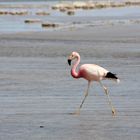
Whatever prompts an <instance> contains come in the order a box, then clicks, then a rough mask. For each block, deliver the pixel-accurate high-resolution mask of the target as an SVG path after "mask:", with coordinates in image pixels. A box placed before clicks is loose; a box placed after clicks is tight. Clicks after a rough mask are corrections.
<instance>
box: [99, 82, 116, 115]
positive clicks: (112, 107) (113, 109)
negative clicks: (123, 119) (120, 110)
mask: <svg viewBox="0 0 140 140" xmlns="http://www.w3.org/2000/svg"><path fill="white" fill-rule="evenodd" d="M99 83H100V85H101V86H102V87H103V89H104V91H105V94H106V95H107V98H108V103H109V105H110V107H111V109H112V115H113V116H115V115H116V110H115V108H114V106H113V104H112V101H111V98H110V96H109V92H108V89H107V87H105V86H104V85H103V84H102V83H101V81H99Z"/></svg>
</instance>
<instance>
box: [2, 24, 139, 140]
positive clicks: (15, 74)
mask: <svg viewBox="0 0 140 140" xmlns="http://www.w3.org/2000/svg"><path fill="white" fill-rule="evenodd" d="M96 30H97V31H98V33H97V32H96ZM132 30H133V31H134V32H132ZM114 31H116V32H115V34H113V33H114ZM117 31H118V32H117ZM136 31H139V27H134V26H132V27H131V26H124V27H122V28H121V29H120V27H119V26H115V27H114V28H113V27H105V26H104V28H103V29H102V28H99V27H98V28H97V29H94V28H91V30H90V29H89V31H87V33H86V31H82V30H81V31H80V32H79V31H65V32H61V31H60V32H54V33H52V32H51V33H50V34H49V35H47V33H46V34H42V33H36V34H37V35H36V36H35V34H34V33H33V34H31V35H30V34H17V35H14V34H13V35H12V36H11V35H9V36H7V35H5V36H4V35H2V36H1V37H0V49H1V52H0V110H1V112H0V139H1V140H3V139H4V140H5V139H6V140H11V139H12V140H17V139H20V140H27V139H30V140H38V139H41V140H42V139H43V140H45V139H49V140H66V139H67V140H91V139H95V140H102V139H103V140H120V139H124V140H139V139H140V133H139V132H140V109H139V108H140V95H139V91H140V87H139V83H140V78H139V77H140V75H139V69H140V48H139V44H140V42H139V36H140V34H139V33H140V32H137V33H136ZM94 32H95V33H94ZM110 32H112V34H110ZM128 32H129V34H128ZM72 33H73V34H74V35H75V36H77V37H75V36H74V35H73V34H72ZM120 33H121V34H120ZM77 34H78V35H77ZM84 36H86V37H87V38H84ZM98 36H100V38H98ZM73 50H76V51H78V52H79V53H80V55H81V64H83V63H96V64H99V65H101V66H103V67H105V68H107V69H109V70H110V71H112V72H114V73H117V74H118V77H119V78H120V80H121V83H120V84H116V83H114V82H113V81H103V83H104V84H105V85H106V86H107V87H109V91H110V96H111V98H112V101H113V104H114V106H115V107H116V110H117V116H116V117H114V118H113V117H112V115H111V110H110V107H109V106H108V103H107V99H106V97H105V95H104V93H103V90H102V88H101V87H100V86H99V84H98V83H93V84H92V87H91V89H90V94H89V97H88V98H87V100H86V102H85V104H84V106H83V109H82V110H81V115H80V116H74V115H70V114H69V113H71V112H73V111H75V110H76V108H77V107H78V106H79V104H80V101H81V100H82V98H83V93H84V91H85V88H86V86H87V81H85V80H82V79H78V80H75V79H73V78H72V77H71V76H70V67H69V66H68V64H67V56H68V55H69V53H70V52H71V51H73ZM40 126H43V128H42V127H40Z"/></svg>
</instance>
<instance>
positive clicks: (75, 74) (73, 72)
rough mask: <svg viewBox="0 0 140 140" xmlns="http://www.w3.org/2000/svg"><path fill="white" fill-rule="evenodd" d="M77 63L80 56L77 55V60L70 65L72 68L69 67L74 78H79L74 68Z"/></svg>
mask: <svg viewBox="0 0 140 140" xmlns="http://www.w3.org/2000/svg"><path fill="white" fill-rule="evenodd" d="M79 63H80V56H78V57H77V60H76V62H75V63H74V65H73V66H72V69H71V75H72V76H73V77H74V78H80V75H79V73H77V72H76V68H77V66H78V64H79Z"/></svg>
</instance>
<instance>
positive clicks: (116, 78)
mask: <svg viewBox="0 0 140 140" xmlns="http://www.w3.org/2000/svg"><path fill="white" fill-rule="evenodd" d="M105 78H109V79H112V80H115V81H116V82H117V83H119V82H120V79H119V78H118V77H117V76H116V74H113V73H111V72H108V73H107V74H106V76H105Z"/></svg>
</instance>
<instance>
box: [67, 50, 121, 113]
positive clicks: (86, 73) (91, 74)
mask: <svg viewBox="0 0 140 140" xmlns="http://www.w3.org/2000/svg"><path fill="white" fill-rule="evenodd" d="M72 60H75V63H74V64H73V66H72V69H71V75H72V77H74V78H84V79H86V80H87V81H88V88H87V91H86V93H85V98H84V99H83V101H82V103H81V105H80V107H79V110H78V111H77V112H76V113H78V114H79V113H80V109H81V108H82V105H83V103H84V101H85V99H86V97H87V95H88V90H89V87H90V83H91V82H92V81H97V82H99V83H100V85H101V86H102V87H103V89H104V91H105V93H106V95H107V97H108V101H109V105H110V106H111V108H112V113H113V115H115V109H114V107H113V105H112V102H111V99H110V97H109V93H108V90H107V88H106V87H105V86H104V85H103V84H102V83H101V80H104V79H112V80H115V81H117V82H119V81H120V80H119V79H118V77H116V74H113V73H111V72H109V71H108V70H106V69H105V68H103V67H101V66H98V65H96V64H83V65H81V66H80V67H79V70H78V72H77V67H78V65H79V63H80V55H79V53H77V52H72V53H71V55H70V56H69V58H68V63H69V65H71V61H72Z"/></svg>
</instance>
